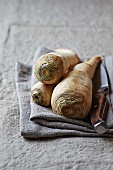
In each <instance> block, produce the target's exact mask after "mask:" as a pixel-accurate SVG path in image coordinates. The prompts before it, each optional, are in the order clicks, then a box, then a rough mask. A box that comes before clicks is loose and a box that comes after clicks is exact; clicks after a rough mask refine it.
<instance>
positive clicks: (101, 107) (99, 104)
mask: <svg viewBox="0 0 113 170" xmlns="http://www.w3.org/2000/svg"><path fill="white" fill-rule="evenodd" d="M105 108H106V97H105V95H104V93H103V92H102V91H98V92H97V93H96V94H95V95H94V96H93V101H92V108H91V111H90V119H91V123H92V125H95V124H96V123H98V122H99V121H102V120H105V118H106V112H105Z"/></svg>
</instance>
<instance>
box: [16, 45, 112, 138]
mask: <svg viewBox="0 0 113 170" xmlns="http://www.w3.org/2000/svg"><path fill="white" fill-rule="evenodd" d="M51 51H53V50H50V49H47V48H44V47H40V48H38V49H37V50H36V52H35V55H34V59H33V64H32V66H29V65H26V64H23V63H20V62H17V63H16V89H17V96H18V101H19V110H20V132H21V135H22V136H24V137H27V138H42V137H44V138H45V137H60V136H82V137H83V136H84V137H91V136H92V137H96V136H97V137H99V136H101V137H113V109H112V103H113V94H112V89H113V79H112V77H113V68H112V66H113V57H111V56H109V57H104V65H105V66H106V70H107V74H108V78H109V84H110V93H109V95H108V96H107V99H108V103H109V109H108V113H107V119H106V123H107V126H108V128H109V130H108V131H107V132H106V133H105V134H102V135H99V134H97V133H96V132H95V130H94V128H93V127H92V125H91V123H90V119H89V115H88V116H87V117H86V118H85V119H84V120H74V119H69V118H65V117H63V116H60V115H56V114H54V113H53V112H52V110H51V108H50V107H42V106H39V105H37V104H36V103H34V102H32V99H31V87H32V86H33V84H35V83H36V82H38V80H37V79H36V77H35V75H34V72H33V67H34V63H35V61H36V60H37V59H38V58H39V57H40V56H41V55H43V54H45V53H48V52H51ZM98 75H99V69H98V68H97V69H96V72H95V75H94V80H93V87H96V88H98V82H99V76H98ZM95 80H96V81H95ZM95 82H96V83H97V84H95Z"/></svg>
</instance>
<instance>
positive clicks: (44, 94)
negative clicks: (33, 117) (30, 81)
mask: <svg viewBox="0 0 113 170" xmlns="http://www.w3.org/2000/svg"><path fill="white" fill-rule="evenodd" d="M54 86H55V85H54V84H51V85H47V84H43V83H41V82H38V83H36V84H35V85H34V86H33V87H32V89H31V96H32V99H33V102H35V103H37V104H39V105H41V106H49V105H50V104H51V95H52V91H53V88H54Z"/></svg>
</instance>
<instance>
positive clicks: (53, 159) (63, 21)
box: [0, 0, 113, 170]
mask: <svg viewBox="0 0 113 170" xmlns="http://www.w3.org/2000/svg"><path fill="white" fill-rule="evenodd" d="M112 42H113V0H10V1H8V0H0V170H31V169H32V170H43V169H48V170H57V169H58V170H59V169H60V170H62V169H63V170H64V169H70V170H72V169H73V170H78V169H80V170H82V169H88V170H95V169H96V170H102V168H104V169H105V170H111V169H113V154H112V153H113V139H109V138H107V139H104V138H78V137H70V138H56V139H45V140H27V139H24V138H23V137H22V136H21V135H20V131H19V110H18V109H19V108H18V100H17V95H16V90H15V78H14V77H15V71H14V68H15V62H16V61H17V60H18V61H21V62H23V63H26V64H31V63H32V59H33V54H34V52H35V50H36V48H37V47H38V46H46V47H48V48H51V49H54V48H58V47H63V48H71V49H74V50H76V51H77V53H78V54H79V56H80V57H81V58H82V57H86V56H87V57H88V56H90V57H91V56H93V55H97V54H105V55H113V43H112ZM53 153H54V154H53Z"/></svg>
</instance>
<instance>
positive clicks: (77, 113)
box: [51, 56, 101, 119]
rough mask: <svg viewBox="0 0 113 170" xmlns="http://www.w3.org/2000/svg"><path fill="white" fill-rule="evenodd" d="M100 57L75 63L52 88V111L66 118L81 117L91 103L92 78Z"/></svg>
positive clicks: (85, 114)
mask: <svg viewBox="0 0 113 170" xmlns="http://www.w3.org/2000/svg"><path fill="white" fill-rule="evenodd" d="M100 61H101V57H99V56H96V57H93V58H91V59H90V60H88V61H85V62H83V63H80V64H77V65H76V66H75V67H74V68H73V70H72V71H71V72H70V73H68V75H67V76H66V77H65V78H64V79H63V80H62V81H61V82H60V83H59V84H58V85H57V86H56V87H55V88H54V90H53V93H52V98H51V105H52V109H53V112H55V113H56V114H59V115H64V116H65V117H68V118H73V119H83V118H85V117H86V116H87V115H88V113H89V111H90V108H91V104H92V80H91V79H92V78H93V75H94V72H95V69H96V67H97V65H98V63H99V62H100Z"/></svg>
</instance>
